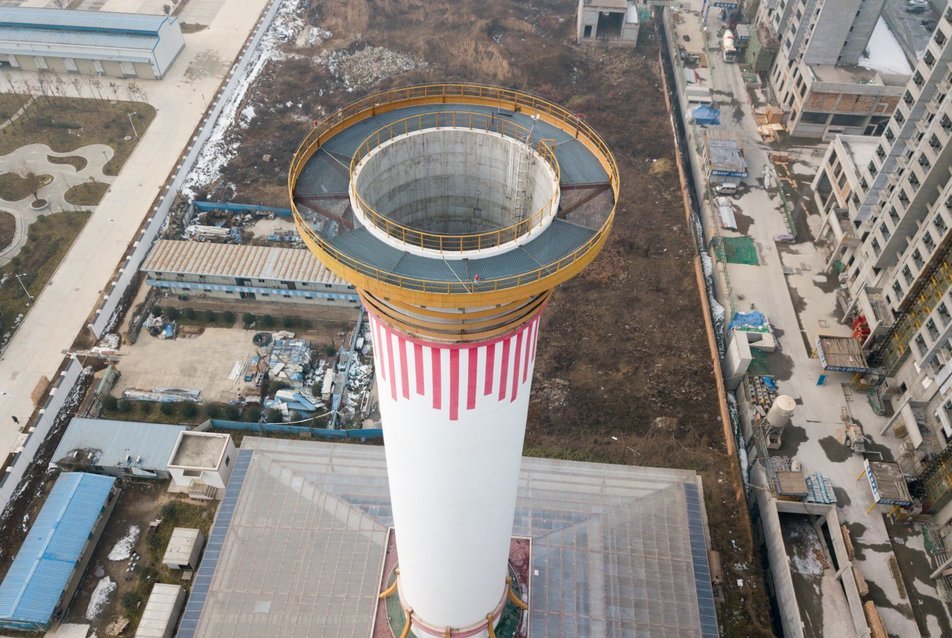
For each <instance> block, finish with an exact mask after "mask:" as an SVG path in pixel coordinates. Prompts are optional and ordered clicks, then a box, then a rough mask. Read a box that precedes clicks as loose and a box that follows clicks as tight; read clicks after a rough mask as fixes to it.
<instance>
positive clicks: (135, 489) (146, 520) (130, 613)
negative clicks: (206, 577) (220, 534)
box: [64, 481, 217, 636]
mask: <svg viewBox="0 0 952 638" xmlns="http://www.w3.org/2000/svg"><path fill="white" fill-rule="evenodd" d="M167 487H168V481H137V482H133V483H127V484H126V485H124V486H123V491H122V493H121V494H120V496H119V502H118V503H117V504H116V509H115V510H114V511H113V513H112V516H111V517H110V519H109V522H108V523H107V524H106V528H105V529H104V530H103V534H102V537H101V538H100V540H99V544H98V545H97V546H96V550H95V552H94V553H93V556H92V558H91V559H90V561H89V566H88V567H87V569H86V573H85V574H84V575H83V580H82V581H81V582H80V584H79V588H78V589H77V590H76V595H75V596H74V597H73V600H72V603H71V604H70V606H69V609H67V612H66V616H65V619H64V622H75V623H90V624H91V625H92V628H93V630H94V631H95V632H96V633H95V635H97V636H110V635H116V634H115V633H112V632H110V631H109V630H108V628H109V626H110V625H111V624H112V623H114V622H115V621H117V620H120V619H122V618H126V619H129V620H130V622H131V628H130V629H127V630H126V631H125V632H123V633H122V635H133V634H134V633H135V625H136V623H137V622H138V619H139V617H140V616H141V615H142V610H143V609H144V608H145V602H146V600H148V596H149V593H150V592H151V591H152V584H153V583H155V582H161V583H172V584H181V585H182V586H183V587H185V588H186V589H187V588H188V586H189V585H190V582H189V581H183V580H182V572H180V571H172V570H168V569H166V568H165V567H162V565H161V560H162V556H163V554H164V553H165V547H166V545H167V544H168V541H169V538H170V537H171V534H172V530H173V529H174V528H175V527H177V526H181V527H198V528H199V529H200V530H201V531H202V534H203V535H204V536H205V537H206V538H207V537H208V530H209V528H210V527H211V523H212V520H213V519H214V512H215V507H216V506H217V503H216V502H209V503H199V502H197V501H190V500H188V499H186V498H185V497H184V496H181V495H177V494H169V493H168V492H167V491H166V488H167ZM170 503H172V504H174V506H173V507H172V508H170V507H169V504H170ZM159 519H161V523H160V524H159V525H158V527H157V528H156V529H155V530H151V531H150V528H149V524H150V523H151V522H153V521H156V520H159ZM131 526H136V527H138V528H139V530H140V532H139V535H138V539H137V541H136V542H135V545H134V547H133V551H134V552H135V554H137V555H138V558H132V559H126V560H117V561H113V560H110V559H109V554H110V552H111V551H112V550H113V548H114V547H115V546H116V543H117V542H118V541H119V540H120V539H122V538H123V537H124V536H126V534H127V533H128V531H129V528H130V527H131ZM133 564H134V567H133ZM105 576H108V577H109V578H110V579H111V580H112V581H113V582H114V583H115V584H116V588H115V590H114V591H112V593H111V594H110V595H109V597H108V599H107V602H106V604H105V605H104V606H103V607H101V608H100V611H99V613H98V614H97V615H96V616H95V618H94V619H93V620H91V621H90V620H88V619H87V617H86V612H87V608H88V607H89V602H90V598H91V596H92V593H93V591H94V590H95V588H96V585H97V584H98V583H99V581H100V580H101V579H102V578H103V577H105Z"/></svg>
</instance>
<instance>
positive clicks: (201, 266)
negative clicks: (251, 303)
mask: <svg viewBox="0 0 952 638" xmlns="http://www.w3.org/2000/svg"><path fill="white" fill-rule="evenodd" d="M142 270H144V271H145V272H148V273H156V276H158V273H163V274H167V273H171V274H178V273H181V274H185V275H205V276H208V277H236V278H246V279H264V280H271V281H293V282H306V283H321V284H338V285H346V284H345V283H344V281H343V280H342V279H341V278H340V277H338V276H337V275H335V274H333V273H331V272H330V271H329V270H328V269H327V268H325V267H324V265H323V264H322V263H321V262H320V261H318V260H317V257H315V256H314V255H313V254H311V252H310V251H309V250H305V249H299V248H279V247H270V246H243V245H238V244H215V243H209V242H195V241H177V240H172V239H162V240H159V241H157V242H156V244H155V247H153V248H152V252H150V253H149V256H148V257H147V258H146V260H145V263H144V264H143V265H142Z"/></svg>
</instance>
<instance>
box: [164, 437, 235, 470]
mask: <svg viewBox="0 0 952 638" xmlns="http://www.w3.org/2000/svg"><path fill="white" fill-rule="evenodd" d="M228 440H229V436H228V435H227V434H217V433H212V432H182V433H181V434H180V435H179V440H178V443H176V445H175V449H174V450H172V460H171V461H169V465H170V466H176V467H196V468H203V469H207V470H214V469H216V468H218V462H219V461H220V460H221V455H222V454H224V453H225V447H227V445H228Z"/></svg>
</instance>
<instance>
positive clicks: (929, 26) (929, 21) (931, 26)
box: [922, 18, 938, 31]
mask: <svg viewBox="0 0 952 638" xmlns="http://www.w3.org/2000/svg"><path fill="white" fill-rule="evenodd" d="M937 24H938V22H936V21H935V19H933V18H926V19H925V20H923V21H922V28H923V29H925V30H926V31H933V30H935V27H936V25H937Z"/></svg>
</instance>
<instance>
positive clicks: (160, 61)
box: [0, 7, 185, 79]
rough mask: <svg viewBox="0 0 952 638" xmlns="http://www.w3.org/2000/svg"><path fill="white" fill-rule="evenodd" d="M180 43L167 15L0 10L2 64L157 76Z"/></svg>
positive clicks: (172, 20) (178, 30)
mask: <svg viewBox="0 0 952 638" xmlns="http://www.w3.org/2000/svg"><path fill="white" fill-rule="evenodd" d="M184 46H185V40H184V38H183V37H182V30H181V28H180V27H179V23H178V19H177V18H175V17H171V16H164V15H163V16H156V15H139V14H134V13H111V12H107V11H97V12H91V11H74V10H69V9H35V8H23V7H2V8H0V68H19V69H23V70H25V71H55V72H59V73H85V74H91V75H108V76H114V77H143V78H148V79H158V78H161V77H163V76H164V75H165V73H166V71H168V69H169V67H170V66H171V65H172V63H173V62H174V61H175V58H176V57H177V56H178V54H179V52H181V50H182V48H183V47H184Z"/></svg>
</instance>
